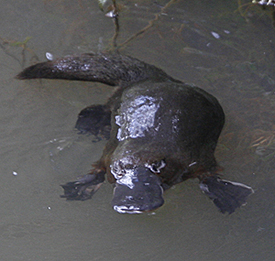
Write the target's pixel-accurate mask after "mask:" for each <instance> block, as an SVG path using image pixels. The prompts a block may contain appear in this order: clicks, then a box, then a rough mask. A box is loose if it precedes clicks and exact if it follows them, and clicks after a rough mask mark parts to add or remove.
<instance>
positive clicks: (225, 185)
mask: <svg viewBox="0 0 275 261" xmlns="http://www.w3.org/2000/svg"><path fill="white" fill-rule="evenodd" d="M200 189H201V190H202V191H203V192H204V193H205V194H206V195H207V196H208V197H209V198H210V199H212V200H213V202H214V204H215V205H216V206H217V207H218V209H219V210H220V211H221V212H222V213H226V212H228V213H229V214H231V213H233V212H234V211H235V210H236V208H238V207H241V206H242V205H245V204H246V199H247V197H248V196H249V195H250V194H252V193H254V191H253V189H252V188H251V187H249V186H246V185H244V184H241V183H237V182H232V181H228V180H223V179H220V178H219V177H218V176H211V177H206V178H204V179H203V180H202V181H201V183H200Z"/></svg>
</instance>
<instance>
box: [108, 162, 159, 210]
mask: <svg viewBox="0 0 275 261" xmlns="http://www.w3.org/2000/svg"><path fill="white" fill-rule="evenodd" d="M162 194H163V188H162V186H161V180H160V178H159V177H158V176H157V175H156V174H154V173H153V172H152V171H151V170H150V169H149V168H147V167H145V166H138V167H136V168H134V169H131V170H128V171H127V173H126V174H125V175H123V176H122V177H121V178H120V179H117V181H116V186H115V188H114V196H113V200H112V206H113V208H114V210H116V211H117V212H119V213H129V214H136V213H141V212H144V211H150V210H154V209H156V208H159V207H160V206H162V205H163V203H164V200H163V197H162Z"/></svg>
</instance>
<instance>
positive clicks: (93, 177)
mask: <svg viewBox="0 0 275 261" xmlns="http://www.w3.org/2000/svg"><path fill="white" fill-rule="evenodd" d="M104 176H105V172H103V171H102V172H100V173H97V174H87V175H84V176H83V177H81V178H79V179H78V180H76V181H72V182H68V183H66V184H65V185H61V187H62V188H63V189H64V195H61V196H60V197H61V198H66V199H67V200H86V199H90V198H91V197H92V196H93V194H94V193H95V192H96V191H97V190H98V189H99V188H100V186H101V185H102V183H103V182H104V180H105V177H104Z"/></svg>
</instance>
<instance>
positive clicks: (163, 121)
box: [17, 54, 253, 214]
mask: <svg viewBox="0 0 275 261" xmlns="http://www.w3.org/2000/svg"><path fill="white" fill-rule="evenodd" d="M34 78H47V79H64V80H79V81H96V82H102V83H105V84H108V85H111V86H118V87H117V89H116V91H115V92H114V94H113V95H112V96H111V97H110V98H109V100H108V101H107V103H106V104H105V105H100V104H99V105H92V106H89V107H87V108H85V109H83V110H82V111H81V112H80V113H79V115H78V120H77V123H76V128H77V129H78V130H80V131H81V132H84V133H85V132H90V133H92V134H93V135H95V136H97V137H103V138H106V139H108V142H107V144H106V146H105V149H104V151H103V155H102V156H101V158H100V159H99V160H98V161H97V162H95V163H94V164H93V165H92V170H91V171H90V173H89V174H86V175H84V176H82V177H79V178H78V179H77V180H76V181H73V182H68V183H66V184H65V185H61V186H62V187H63V189H64V195H62V196H61V197H64V198H66V199H67V200H86V199H89V198H91V197H92V195H93V194H94V193H95V192H96V191H97V190H98V188H99V187H100V186H101V184H102V183H103V182H104V180H105V174H107V179H108V181H109V182H110V183H112V184H115V185H114V195H113V199H112V207H113V209H114V210H116V211H117V212H119V213H141V212H147V211H152V210H155V209H157V208H159V207H160V206H162V205H163V204H164V199H163V192H164V191H165V190H167V189H169V188H170V187H171V186H173V185H175V184H177V183H180V182H182V181H184V180H187V179H189V178H198V179H199V187H200V189H201V190H202V191H203V192H204V193H205V194H206V195H207V196H208V197H209V198H210V199H212V200H213V202H214V203H215V205H216V206H217V207H218V209H219V210H220V211H221V212H222V213H226V212H228V213H229V214H230V213H232V212H234V211H235V209H236V208H238V207H240V206H241V205H244V204H245V203H246V198H247V197H248V195H250V194H251V193H253V189H252V188H251V187H249V186H246V185H244V184H241V183H237V182H231V181H227V180H223V179H221V178H220V174H219V171H220V170H221V168H220V167H219V166H218V164H217V162H216V160H215V157H214V152H215V148H216V145H217V141H218V138H219V135H220V133H221V131H222V128H223V125H224V121H225V116H224V112H223V109H222V107H221V105H220V104H219V102H218V100H217V99H216V98H215V97H213V96H212V95H211V94H209V93H207V92H206V91H204V90H202V89H201V88H199V87H193V86H190V85H188V84H186V83H184V82H182V81H179V80H176V79H174V78H172V77H171V76H169V75H167V74H166V73H165V72H164V71H163V70H161V69H159V68H157V67H155V66H153V65H149V64H147V63H145V62H142V61H140V60H138V59H135V58H132V57H129V56H125V55H120V54H82V55H78V56H77V55H75V56H66V57H63V58H58V59H55V60H52V61H47V62H42V63H38V64H36V65H33V66H30V67H28V68H26V69H24V70H23V71H22V72H21V73H19V74H18V75H17V79H34Z"/></svg>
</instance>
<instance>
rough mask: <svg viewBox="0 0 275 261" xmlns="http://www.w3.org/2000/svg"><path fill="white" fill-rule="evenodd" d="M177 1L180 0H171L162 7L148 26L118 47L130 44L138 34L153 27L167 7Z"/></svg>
mask: <svg viewBox="0 0 275 261" xmlns="http://www.w3.org/2000/svg"><path fill="white" fill-rule="evenodd" d="M177 1H178V0H170V1H169V2H168V3H167V4H166V5H165V6H164V7H162V8H161V11H160V12H159V13H158V14H155V18H154V19H152V20H150V21H149V22H148V25H147V26H145V27H144V28H142V29H141V30H140V31H138V32H137V33H135V34H134V35H132V36H131V37H129V38H128V39H126V40H125V41H124V42H123V43H122V44H120V45H119V46H118V48H122V47H126V45H127V44H129V43H130V42H131V41H132V40H134V39H136V38H137V37H138V36H140V35H142V34H144V33H145V32H147V31H148V30H149V29H150V28H151V27H153V26H154V23H155V22H156V21H158V20H159V18H160V16H161V14H163V13H165V11H166V9H167V8H168V7H170V6H171V5H172V4H174V3H175V2H177Z"/></svg>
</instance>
